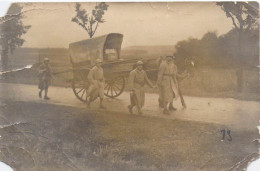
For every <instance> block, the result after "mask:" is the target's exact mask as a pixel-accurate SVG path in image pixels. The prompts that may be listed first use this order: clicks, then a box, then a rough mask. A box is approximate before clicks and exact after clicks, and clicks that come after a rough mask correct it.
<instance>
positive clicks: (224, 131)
mask: <svg viewBox="0 0 260 171" xmlns="http://www.w3.org/2000/svg"><path fill="white" fill-rule="evenodd" d="M221 133H222V140H224V139H225V136H226V130H225V129H222V130H221Z"/></svg>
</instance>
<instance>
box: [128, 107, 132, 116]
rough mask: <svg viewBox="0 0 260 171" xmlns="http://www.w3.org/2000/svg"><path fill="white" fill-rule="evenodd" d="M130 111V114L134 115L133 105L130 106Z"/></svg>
mask: <svg viewBox="0 0 260 171" xmlns="http://www.w3.org/2000/svg"><path fill="white" fill-rule="evenodd" d="M128 111H129V113H130V114H133V106H132V105H129V106H128Z"/></svg>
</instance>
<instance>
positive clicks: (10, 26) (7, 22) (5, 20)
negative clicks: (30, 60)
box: [0, 3, 31, 70]
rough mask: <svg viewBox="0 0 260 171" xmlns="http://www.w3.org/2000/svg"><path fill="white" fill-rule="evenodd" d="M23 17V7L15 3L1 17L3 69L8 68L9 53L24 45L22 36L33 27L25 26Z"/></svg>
mask: <svg viewBox="0 0 260 171" xmlns="http://www.w3.org/2000/svg"><path fill="white" fill-rule="evenodd" d="M23 17H24V16H23V13H22V7H21V6H20V5H18V4H16V3H14V4H12V5H11V6H10V8H9V9H8V11H7V14H6V15H5V16H4V17H1V18H0V26H1V37H0V43H1V47H2V52H1V64H2V70H7V69H8V53H9V52H11V53H13V52H14V50H15V49H16V48H17V47H20V46H22V45H23V43H24V42H25V40H24V39H22V38H21V36H22V35H23V34H26V33H27V31H28V30H29V28H30V27H31V26H30V25H27V26H25V25H24V24H23V22H22V18H23Z"/></svg>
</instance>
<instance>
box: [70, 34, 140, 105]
mask: <svg viewBox="0 0 260 171" xmlns="http://www.w3.org/2000/svg"><path fill="white" fill-rule="evenodd" d="M122 41H123V35H122V34H119V33H110V34H107V35H104V36H100V37H96V38H91V39H87V40H82V41H79V42H75V43H71V44H70V45H69V52H70V61H71V63H72V67H73V83H72V88H73V92H74V94H75V95H76V97H77V98H78V99H79V100H81V101H83V102H85V101H86V91H87V88H88V86H89V83H88V79H87V75H88V72H89V70H90V69H91V68H92V67H93V66H94V65H95V61H96V60H97V59H101V60H102V61H103V64H102V68H103V70H104V75H105V95H106V96H107V97H111V98H113V97H117V96H119V95H120V94H121V93H122V92H123V90H124V88H125V77H127V76H128V74H129V72H130V71H131V70H132V67H133V65H134V64H135V63H136V61H137V60H138V59H131V60H123V59H121V58H120V52H121V44H122Z"/></svg>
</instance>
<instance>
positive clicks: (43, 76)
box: [38, 58, 52, 100]
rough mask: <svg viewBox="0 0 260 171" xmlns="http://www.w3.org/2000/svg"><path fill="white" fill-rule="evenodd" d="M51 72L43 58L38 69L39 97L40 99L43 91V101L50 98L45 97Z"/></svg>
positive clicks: (46, 60)
mask: <svg viewBox="0 0 260 171" xmlns="http://www.w3.org/2000/svg"><path fill="white" fill-rule="evenodd" d="M51 79H52V72H51V67H50V65H49V59H48V58H44V61H43V64H41V65H40V68H39V86H38V88H39V89H40V92H39V97H40V98H42V91H43V90H44V91H45V95H44V99H45V100H49V99H50V98H49V97H48V96H47V94H48V88H49V85H50V83H51Z"/></svg>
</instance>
